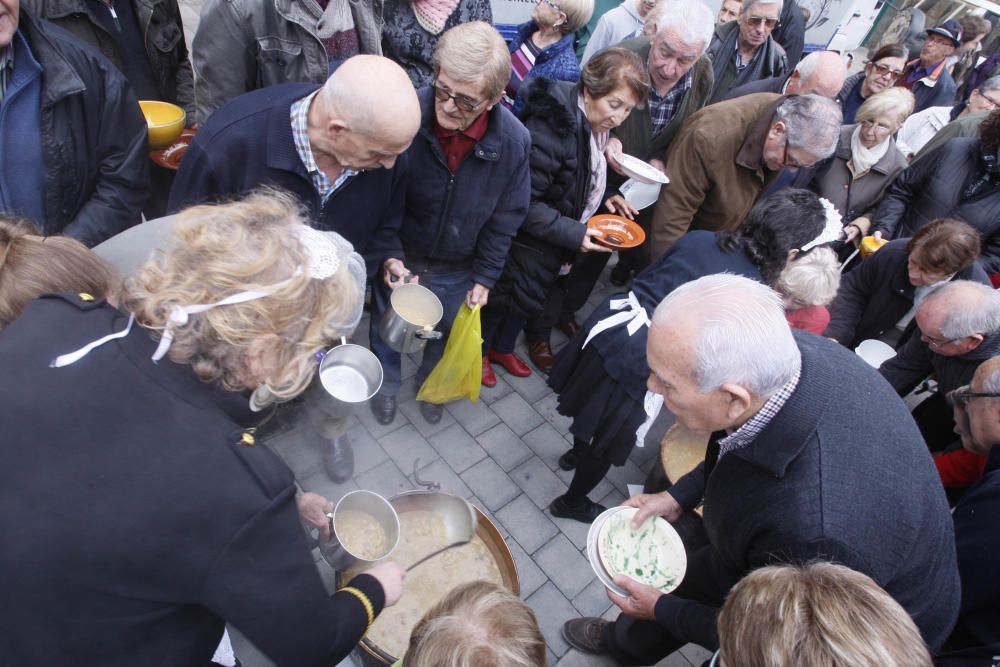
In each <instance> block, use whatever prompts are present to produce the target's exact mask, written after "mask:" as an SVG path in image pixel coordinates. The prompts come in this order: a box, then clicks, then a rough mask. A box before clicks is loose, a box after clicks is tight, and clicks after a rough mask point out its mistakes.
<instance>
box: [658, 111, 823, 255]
mask: <svg viewBox="0 0 1000 667" xmlns="http://www.w3.org/2000/svg"><path fill="white" fill-rule="evenodd" d="M840 121H841V115H840V107H839V106H838V105H837V104H836V103H835V102H834V101H833V100H831V99H829V98H827V97H820V96H819V95H792V96H789V97H781V96H779V95H775V94H773V93H759V94H756V95H747V96H745V97H741V98H738V99H735V100H729V101H727V102H720V103H718V104H712V105H710V106H707V107H705V108H704V109H702V110H700V111H698V112H697V113H695V114H694V115H692V116H691V118H689V119H688V121H687V122H686V123H685V124H684V125H683V126H682V127H681V129H680V131H679V132H678V134H677V137H676V139H674V142H673V143H672V144H671V146H670V150H669V151H668V152H667V175H668V176H669V177H670V184H669V185H666V186H664V187H663V188H662V189H661V190H660V196H659V199H658V200H657V202H656V209H655V210H654V211H653V222H652V225H651V237H652V239H651V244H650V253H651V255H652V257H653V259H656V258H658V257H660V256H661V255H662V254H663V253H665V252H666V251H667V250H668V249H669V248H670V247H671V246H672V245H673V244H674V242H676V241H677V239H678V238H680V237H681V235H683V234H685V233H686V232H687V231H688V230H689V229H707V230H709V231H713V232H720V231H726V230H732V229H735V228H736V227H737V226H738V225H739V224H740V223H741V222H743V219H744V218H745V217H746V216H747V213H749V212H750V209H751V208H752V207H753V205H754V203H755V202H756V201H757V200H758V199H759V198H760V197H761V196H762V194H763V193H764V192H766V191H767V189H768V188H769V187H770V186H771V185H772V184H773V183H774V182H775V181H776V180H777V178H778V175H779V174H780V173H781V171H782V170H783V169H787V170H789V171H796V170H798V169H799V168H801V167H809V166H811V165H813V164H815V163H817V162H819V161H820V160H823V159H826V158H828V157H830V155H832V154H833V151H834V150H835V149H836V147H837V141H838V140H839V138H840V125H841V123H840Z"/></svg>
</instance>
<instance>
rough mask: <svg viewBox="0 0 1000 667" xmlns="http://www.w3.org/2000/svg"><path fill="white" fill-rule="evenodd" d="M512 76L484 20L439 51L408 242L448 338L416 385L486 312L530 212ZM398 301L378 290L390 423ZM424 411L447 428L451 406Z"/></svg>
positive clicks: (423, 105)
mask: <svg viewBox="0 0 1000 667" xmlns="http://www.w3.org/2000/svg"><path fill="white" fill-rule="evenodd" d="M510 73H511V58H510V52H509V51H508V50H507V45H506V44H505V43H504V40H503V37H501V36H500V33H498V32H497V31H496V29H495V28H493V27H492V26H490V25H489V24H487V23H484V22H482V21H474V22H471V23H465V24H462V25H459V26H456V27H454V28H451V29H450V30H448V31H447V32H445V33H444V34H443V35H442V36H441V39H440V41H439V42H438V45H437V48H436V49H435V52H434V83H433V85H432V86H430V87H427V88H421V89H420V90H419V91H418V92H417V97H418V99H419V100H420V112H421V120H420V130H419V131H418V132H417V136H416V137H415V138H414V140H413V144H412V145H411V146H410V148H409V149H408V150H407V151H406V154H405V156H406V159H407V161H408V167H409V173H408V177H407V183H406V209H405V212H404V214H403V224H402V226H401V227H400V231H399V235H400V240H401V241H402V244H403V253H404V255H405V260H406V265H407V267H408V269H409V270H410V271H413V272H414V274H416V275H417V276H418V277H419V278H418V279H419V281H420V284H421V285H423V286H424V287H427V288H428V289H430V290H431V291H432V292H434V293H435V294H436V295H437V297H438V299H440V301H441V305H442V306H443V309H444V314H443V316H442V318H441V321H440V323H439V324H438V326H437V328H438V330H439V331H441V332H443V333H444V337H442V338H441V339H440V340H431V341H427V344H426V346H425V347H424V351H423V359H422V360H421V362H420V366H419V367H418V368H417V372H416V377H415V383H416V386H417V387H418V388H419V387H420V385H421V384H423V381H424V380H425V379H426V378H427V376H428V375H429V374H430V372H431V370H433V369H434V366H435V365H436V364H437V362H438V361H439V360H440V359H441V356H442V354H443V352H444V347H445V343H446V339H447V336H448V333H449V331H450V329H451V324H452V322H453V321H454V319H455V316H456V315H457V314H458V311H459V308H460V307H461V306H462V304H463V303H464V304H465V305H466V306H468V307H469V308H473V307H475V306H485V305H486V302H487V300H488V299H489V294H490V289H491V288H492V287H493V285H494V283H495V282H496V281H497V279H498V278H499V277H500V274H501V272H502V271H503V268H504V264H505V262H506V257H507V252H508V251H509V250H510V245H511V241H512V239H513V237H514V234H515V233H516V232H517V230H518V229H519V228H520V226H521V223H522V222H524V218H525V216H526V215H527V212H528V205H529V203H530V199H531V174H530V170H529V160H528V158H529V154H530V152H531V137H530V136H529V134H528V131H527V130H526V129H525V128H524V126H523V125H522V124H521V122H520V121H519V120H518V119H517V118H516V117H515V116H514V114H513V113H511V112H510V111H509V110H508V109H507V108H506V107H504V106H503V105H502V104H498V102H499V101H500V98H501V97H502V96H503V91H504V88H505V87H506V85H507V82H508V81H509V80H510ZM396 284H401V283H396ZM389 296H390V287H389V286H388V285H387V284H385V283H382V284H376V285H374V286H373V298H374V303H373V306H374V307H373V309H372V317H371V323H372V327H371V341H372V350H373V351H374V352H375V354H376V356H378V358H379V360H380V361H381V362H382V368H383V370H384V373H385V376H384V379H383V382H382V388H381V389H380V391H379V393H378V394H376V395H375V396H374V397H372V400H371V401H370V407H371V410H372V413H373V414H374V416H375V419H376V420H377V421H378V422H379V423H381V424H389V423H391V422H392V420H393V419H394V417H395V414H396V395H397V394H398V392H399V388H400V381H401V365H400V354H399V353H398V352H395V351H393V350H392V349H391V348H389V347H388V345H386V344H385V343H384V342H383V341H382V340H381V338H380V337H379V332H378V323H379V321H380V320H381V317H382V313H383V312H384V311H385V310H386V309H387V308H388V305H389ZM510 356H513V355H510ZM515 359H516V358H515ZM505 361H506V362H508V363H510V362H512V361H513V360H510V359H508V360H505ZM505 365H506V364H505ZM486 368H489V366H488V365H487V364H485V363H484V370H485V369H486ZM494 383H495V381H494ZM419 406H420V412H421V414H422V415H423V417H424V419H425V420H426V421H427V422H428V423H431V424H436V423H438V422H440V421H441V417H442V410H443V407H444V406H442V405H438V404H433V403H425V402H423V401H420V402H419Z"/></svg>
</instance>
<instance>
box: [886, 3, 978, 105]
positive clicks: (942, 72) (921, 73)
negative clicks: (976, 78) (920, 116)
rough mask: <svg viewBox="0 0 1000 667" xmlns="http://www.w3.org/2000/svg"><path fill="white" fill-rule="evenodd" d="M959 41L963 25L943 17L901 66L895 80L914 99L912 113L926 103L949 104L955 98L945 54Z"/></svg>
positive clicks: (952, 80)
mask: <svg viewBox="0 0 1000 667" xmlns="http://www.w3.org/2000/svg"><path fill="white" fill-rule="evenodd" d="M961 43H962V26H961V25H960V24H959V22H958V21H954V20H952V21H945V22H944V23H942V24H941V25H939V26H936V27H934V28H931V29H930V30H928V31H927V41H925V42H924V46H923V48H922V49H920V56H919V57H918V58H916V59H915V60H911V61H910V62H908V63H907V64H906V67H904V68H903V72H902V73H901V74H900V76H899V78H898V79H897V80H896V85H897V86H902V87H903V88H906V89H907V90H909V91H910V92H912V93H913V96H914V97H915V98H916V100H917V104H916V106H915V107H914V113H916V112H920V111H923V110H924V109H927V108H928V107H936V106H951V105H952V103H953V102H954V101H955V90H956V86H955V80H954V79H953V78H951V73H950V72H949V71H948V56H950V55H951V54H953V53H954V52H955V49H957V48H958V46H959V44H961Z"/></svg>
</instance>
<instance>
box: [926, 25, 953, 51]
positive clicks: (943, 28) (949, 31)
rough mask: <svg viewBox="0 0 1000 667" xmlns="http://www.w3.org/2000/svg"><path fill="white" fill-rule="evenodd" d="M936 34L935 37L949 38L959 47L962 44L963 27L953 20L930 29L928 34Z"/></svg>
mask: <svg viewBox="0 0 1000 667" xmlns="http://www.w3.org/2000/svg"><path fill="white" fill-rule="evenodd" d="M932 32H933V33H934V34H935V35H941V36H942V37H947V38H948V39H950V40H951V41H952V43H953V44H954V45H955V46H959V45H960V44H961V43H962V26H961V25H959V23H958V21H955V20H951V21H945V22H944V23H942V24H941V25H939V26H935V27H933V28H930V29H929V30H928V31H927V34H928V35H929V34H931V33H932Z"/></svg>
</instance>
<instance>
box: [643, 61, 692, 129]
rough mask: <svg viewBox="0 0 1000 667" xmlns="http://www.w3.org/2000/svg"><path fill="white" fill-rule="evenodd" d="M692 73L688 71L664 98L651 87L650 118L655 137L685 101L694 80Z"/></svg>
mask: <svg viewBox="0 0 1000 667" xmlns="http://www.w3.org/2000/svg"><path fill="white" fill-rule="evenodd" d="M692 69H693V68H692ZM691 71H692V70H688V71H687V73H686V74H685V75H684V76H682V77H681V78H680V80H678V81H677V83H675V84H674V87H673V88H671V89H670V90H668V91H667V93H666V94H665V95H664V96H663V97H660V96H659V95H658V94H657V93H656V88H654V87H653V86H650V87H649V100H648V104H649V118H650V120H651V121H652V122H653V136H656V135H657V134H659V133H660V132H661V131H662V130H663V128H665V127H666V126H667V124H668V123H669V122H670V121H671V120H672V119H673V117H674V114H676V113H677V108H678V107H680V105H681V100H683V99H684V95H685V94H686V93H687V91H688V90H689V89H690V88H691V82H692V81H693V80H694V76H693V75H692V73H691Z"/></svg>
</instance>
